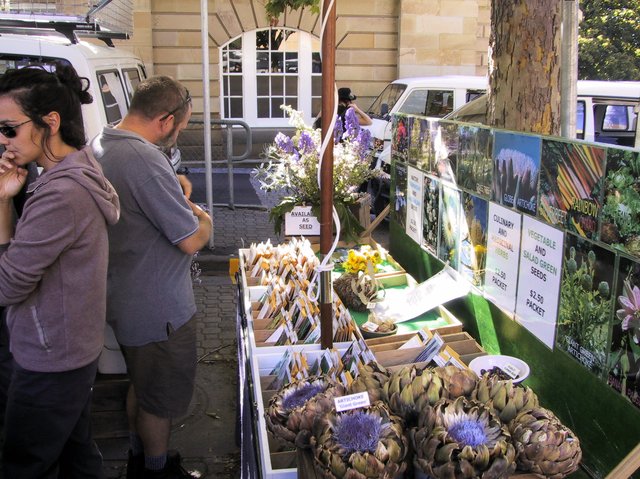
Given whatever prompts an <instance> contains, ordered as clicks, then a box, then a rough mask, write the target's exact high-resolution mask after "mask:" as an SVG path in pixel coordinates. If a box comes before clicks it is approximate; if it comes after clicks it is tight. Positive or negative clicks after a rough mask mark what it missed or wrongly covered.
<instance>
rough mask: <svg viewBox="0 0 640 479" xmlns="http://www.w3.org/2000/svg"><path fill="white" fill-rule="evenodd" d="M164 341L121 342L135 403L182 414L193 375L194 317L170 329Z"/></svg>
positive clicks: (172, 414) (155, 411) (160, 412)
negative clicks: (142, 343) (137, 344)
mask: <svg viewBox="0 0 640 479" xmlns="http://www.w3.org/2000/svg"><path fill="white" fill-rule="evenodd" d="M168 328H169V338H168V339H167V340H166V341H160V342H157V343H150V344H146V345H144V346H121V348H122V352H123V354H124V358H125V362H126V364H127V369H128V373H129V379H130V380H131V384H132V385H133V388H134V391H135V394H136V398H137V400H138V406H139V407H141V408H142V409H143V410H144V411H146V412H148V413H150V414H153V415H154V416H158V417H162V418H176V417H180V416H182V415H184V414H186V412H187V409H188V407H189V403H190V402H191V397H192V396H193V389H194V381H195V376H196V363H197V358H196V320H195V317H194V318H191V319H190V320H189V321H188V322H187V323H185V324H184V325H183V326H181V327H180V328H178V329H177V330H172V329H171V326H168Z"/></svg>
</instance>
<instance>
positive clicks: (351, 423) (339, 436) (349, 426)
mask: <svg viewBox="0 0 640 479" xmlns="http://www.w3.org/2000/svg"><path fill="white" fill-rule="evenodd" d="M381 428H382V418H381V417H377V416H374V415H371V414H367V413H365V412H362V411H357V412H356V413H354V414H345V415H343V416H338V420H337V421H336V428H335V430H334V431H333V434H334V438H335V440H336V442H337V443H338V444H339V445H340V446H341V447H342V448H343V449H344V450H345V451H346V452H347V454H349V453H352V452H366V451H369V452H375V450H376V447H377V446H378V441H379V440H380V432H381Z"/></svg>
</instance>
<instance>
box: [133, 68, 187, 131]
mask: <svg viewBox="0 0 640 479" xmlns="http://www.w3.org/2000/svg"><path fill="white" fill-rule="evenodd" d="M189 102H190V98H189V92H188V91H187V89H186V88H185V87H184V86H182V85H181V84H180V83H179V82H177V81H176V80H174V79H173V78H171V77H168V76H164V75H158V76H153V77H151V78H147V79H146V80H144V81H142V82H140V84H138V86H137V87H136V90H135V92H134V94H133V98H132V99H131V107H130V108H129V111H130V112H132V113H134V114H138V115H142V116H144V117H145V118H148V119H149V120H151V119H153V118H155V117H157V116H158V115H162V114H166V113H171V114H173V116H174V117H175V121H176V122H179V121H182V119H183V118H184V117H185V115H186V114H187V111H188V108H189Z"/></svg>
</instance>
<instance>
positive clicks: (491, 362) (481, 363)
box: [469, 354, 531, 383]
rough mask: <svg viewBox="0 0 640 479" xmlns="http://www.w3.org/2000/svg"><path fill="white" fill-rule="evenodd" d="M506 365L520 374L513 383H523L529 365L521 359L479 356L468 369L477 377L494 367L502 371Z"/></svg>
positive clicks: (496, 355) (494, 355)
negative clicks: (483, 371)
mask: <svg viewBox="0 0 640 479" xmlns="http://www.w3.org/2000/svg"><path fill="white" fill-rule="evenodd" d="M508 364H510V365H512V366H513V367H515V368H517V369H518V370H519V371H520V374H519V375H518V376H517V377H516V378H515V379H514V380H513V382H514V383H519V382H521V381H524V380H525V379H526V378H527V376H529V373H530V372H531V370H530V369H529V365H528V364H527V363H525V362H524V361H523V360H522V359H518V358H514V357H513V356H504V355H502V354H490V355H488V356H479V357H477V358H475V359H473V360H472V361H471V362H470V363H469V368H470V369H471V370H472V371H473V372H474V373H476V374H477V375H478V376H480V375H481V373H480V371H481V370H483V369H485V370H487V371H488V370H489V369H493V368H494V367H495V366H498V367H500V368H502V369H504V368H505V366H507V365H508Z"/></svg>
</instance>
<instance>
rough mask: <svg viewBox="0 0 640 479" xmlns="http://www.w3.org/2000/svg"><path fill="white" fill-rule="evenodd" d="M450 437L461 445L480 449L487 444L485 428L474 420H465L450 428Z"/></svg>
mask: <svg viewBox="0 0 640 479" xmlns="http://www.w3.org/2000/svg"><path fill="white" fill-rule="evenodd" d="M449 435H450V436H451V437H452V438H453V439H454V440H455V441H456V442H457V443H459V444H462V445H464V446H471V447H478V446H481V445H482V444H486V442H487V435H486V434H485V428H484V426H483V425H482V424H481V423H479V422H478V421H474V420H473V419H463V420H461V421H459V422H457V423H456V424H454V425H453V426H451V427H450V428H449Z"/></svg>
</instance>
